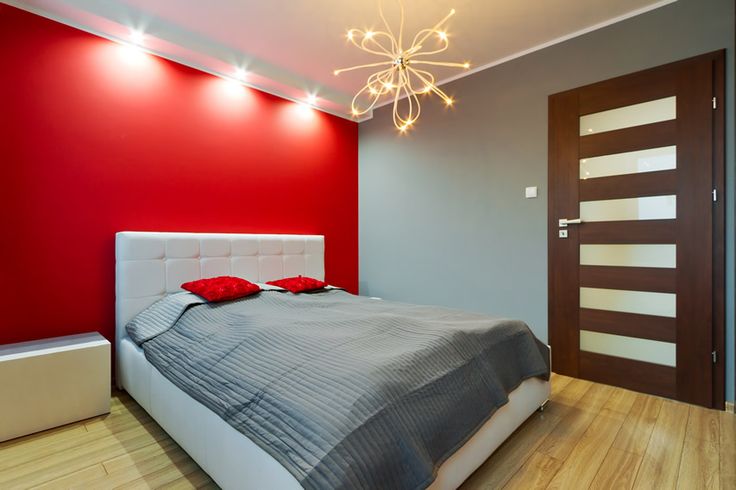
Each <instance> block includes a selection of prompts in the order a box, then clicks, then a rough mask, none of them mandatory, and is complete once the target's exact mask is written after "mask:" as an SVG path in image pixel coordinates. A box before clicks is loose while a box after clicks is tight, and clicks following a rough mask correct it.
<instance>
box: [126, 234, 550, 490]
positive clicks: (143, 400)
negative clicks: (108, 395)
mask: <svg viewBox="0 0 736 490" xmlns="http://www.w3.org/2000/svg"><path fill="white" fill-rule="evenodd" d="M323 251H324V238H323V237H321V236H313V235H309V236H304V235H234V234H195V233H148V232H139V233H135V232H124V233H118V235H117V237H116V259H117V265H116V294H117V297H116V345H117V366H118V371H117V373H118V374H117V376H118V377H117V382H118V386H120V387H122V388H124V389H125V390H126V391H127V392H128V393H130V395H131V396H132V397H133V398H134V399H135V400H136V401H137V402H138V403H139V404H140V405H141V406H142V407H143V408H144V409H145V410H146V411H147V412H148V413H149V414H151V416H152V417H153V418H154V419H155V420H156V421H157V422H158V423H159V424H160V425H161V427H163V429H164V430H165V431H166V432H167V433H168V434H169V435H171V437H172V438H173V439H174V440H175V441H176V442H177V443H179V445H181V446H182V447H183V448H184V450H185V451H186V452H187V453H188V454H189V455H190V456H191V457H192V458H193V459H194V460H195V461H196V462H197V463H198V464H199V465H200V466H201V467H202V468H203V469H204V470H205V471H206V472H207V473H208V474H209V475H210V476H211V477H212V479H213V480H215V482H217V484H218V485H220V486H221V487H222V488H225V489H262V488H273V489H284V490H290V489H300V488H301V486H300V485H299V483H298V482H297V480H296V479H295V478H294V477H293V476H292V475H291V474H290V473H289V472H288V471H287V470H286V469H285V468H284V467H283V466H281V465H280V464H279V463H278V462H277V461H276V460H275V459H273V457H271V456H270V455H269V454H268V453H266V452H265V451H264V450H262V449H261V448H260V447H259V446H257V445H256V444H255V443H253V442H252V441H251V440H250V439H248V438H247V437H246V436H245V435H243V434H241V433H240V432H238V431H236V430H235V429H233V428H232V427H231V426H230V425H229V424H227V422H225V421H224V420H222V419H221V418H220V417H219V416H217V415H216V414H215V413H214V412H212V411H211V410H209V409H208V408H206V407H205V406H204V405H202V404H201V403H199V402H197V401H196V400H194V399H193V398H192V397H190V396H189V395H187V394H186V393H184V392H183V391H182V390H180V389H179V388H178V387H176V386H175V385H174V384H173V383H171V382H170V381H169V380H168V379H166V378H165V377H164V376H163V375H161V374H160V373H159V372H158V370H156V368H154V367H153V366H152V365H151V364H150V363H149V362H148V361H147V360H146V358H145V355H144V354H143V351H142V350H141V349H140V348H139V347H138V346H137V345H135V344H134V343H133V342H132V341H131V340H130V339H129V338H128V337H127V335H126V333H125V325H126V324H127V322H128V321H129V320H130V319H131V318H132V317H133V316H135V315H136V314H137V313H139V312H140V311H142V310H143V309H145V308H146V307H147V306H148V305H150V304H152V303H153V302H155V301H156V300H157V299H159V298H161V297H163V296H164V295H165V294H168V293H172V292H175V291H178V290H179V288H178V286H179V284H181V283H182V282H185V281H189V280H193V279H199V278H200V277H211V276H217V275H222V274H230V275H236V276H240V277H244V278H245V279H248V280H251V281H257V282H265V281H268V280H271V279H278V278H280V277H284V276H288V275H298V274H304V275H309V276H312V277H317V278H320V279H322V278H323V277H324V259H323ZM214 259H217V260H214ZM549 392H550V386H549V382H545V381H542V380H540V379H537V378H532V379H528V380H526V381H524V382H523V383H522V384H521V385H520V386H519V387H518V388H517V389H516V390H514V391H513V392H512V393H511V394H510V396H509V402H508V403H507V404H506V405H504V406H503V407H501V408H500V409H499V410H497V411H496V413H495V414H494V415H493V416H492V417H491V418H490V419H489V420H488V421H487V422H486V423H485V424H484V425H483V426H482V427H481V429H480V430H478V432H476V434H475V435H474V436H473V437H472V438H471V439H470V440H468V442H467V443H465V445H463V446H462V447H461V448H460V449H459V450H458V451H457V452H455V454H453V455H452V456H451V457H450V458H449V459H448V460H447V461H445V463H444V464H443V465H442V466H441V467H440V469H439V473H438V476H437V479H436V480H435V482H434V483H433V484H432V485H431V486H430V488H431V489H432V490H440V489H442V490H444V489H453V488H457V487H458V486H459V485H460V484H461V483H462V482H463V481H464V480H465V479H467V478H468V476H470V475H471V474H472V473H473V471H475V470H476V469H477V468H478V467H479V466H480V465H481V464H482V463H483V462H484V461H485V460H486V459H487V458H488V457H489V456H490V455H491V454H492V453H493V451H495V450H496V448H498V446H500V445H501V443H503V441H504V440H506V438H508V436H509V435H511V433H513V432H514V430H516V428H517V427H519V426H520V425H521V424H522V423H523V422H524V421H525V420H526V419H527V418H528V417H529V416H530V415H531V414H533V413H534V412H535V411H536V410H537V409H538V408H539V407H540V406H541V405H542V404H543V403H544V402H545V401H546V400H547V398H548V397H549Z"/></svg>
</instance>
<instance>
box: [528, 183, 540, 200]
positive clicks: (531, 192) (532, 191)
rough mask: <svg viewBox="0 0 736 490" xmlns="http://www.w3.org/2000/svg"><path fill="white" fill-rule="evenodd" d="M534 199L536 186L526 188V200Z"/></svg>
mask: <svg viewBox="0 0 736 490" xmlns="http://www.w3.org/2000/svg"><path fill="white" fill-rule="evenodd" d="M535 197H537V186H534V187H527V188H526V198H527V199H534V198H535Z"/></svg>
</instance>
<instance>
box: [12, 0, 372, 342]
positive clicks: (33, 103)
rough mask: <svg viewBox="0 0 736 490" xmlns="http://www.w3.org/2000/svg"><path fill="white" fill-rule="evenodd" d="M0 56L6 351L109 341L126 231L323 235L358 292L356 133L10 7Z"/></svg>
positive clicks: (331, 274)
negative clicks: (14, 346) (60, 340)
mask: <svg viewBox="0 0 736 490" xmlns="http://www.w3.org/2000/svg"><path fill="white" fill-rule="evenodd" d="M0 60H1V61H2V65H1V68H0V70H1V71H0V175H1V177H0V218H1V219H2V222H1V223H0V230H1V232H0V233H2V237H0V257H1V259H0V260H1V262H0V264H1V265H0V308H1V311H2V313H0V344H4V343H10V342H17V341H24V340H32V339H37V338H44V337H50V336H58V335H66V334H72V333H80V332H88V331H99V332H101V333H102V334H103V335H105V336H106V337H108V338H110V339H111V338H113V336H114V328H115V327H114V325H115V323H114V318H115V317H114V302H115V287H114V280H115V262H114V260H115V255H114V238H115V232H117V231H121V230H142V231H147V230H148V231H151V230H155V231H191V232H246V233H248V232H250V233H309V234H324V235H325V237H326V238H325V243H326V257H325V260H326V264H325V265H326V270H327V280H328V281H329V282H330V283H332V284H337V285H340V286H343V287H346V288H347V289H349V290H351V291H353V292H356V291H357V288H358V128H357V124H355V123H353V122H350V121H347V120H343V119H340V118H336V117H333V116H329V115H326V114H324V113H321V112H317V111H314V110H311V109H309V108H307V107H304V106H301V105H298V104H294V103H292V102H288V101H286V100H283V99H279V98H277V97H273V96H270V95H267V94H264V93H262V92H258V91H256V90H251V89H247V88H244V87H242V86H240V85H236V84H233V83H232V82H226V81H224V80H222V79H219V78H217V77H214V76H211V75H208V74H206V73H203V72H199V71H197V70H194V69H191V68H187V67H185V66H182V65H179V64H176V63H173V62H170V61H167V60H163V59H161V58H157V57H153V56H150V55H147V54H144V53H141V52H140V51H137V50H134V49H132V48H130V47H124V46H121V45H118V44H115V43H113V42H110V41H107V40H105V39H102V38H99V37H96V36H93V35H91V34H87V33H85V32H82V31H79V30H77V29H74V28H71V27H68V26H65V25H62V24H59V23H56V22H54V21H51V20H47V19H45V18H42V17H39V16H36V15H33V14H30V13H27V12H24V11H21V10H18V9H15V8H13V7H9V6H6V5H0Z"/></svg>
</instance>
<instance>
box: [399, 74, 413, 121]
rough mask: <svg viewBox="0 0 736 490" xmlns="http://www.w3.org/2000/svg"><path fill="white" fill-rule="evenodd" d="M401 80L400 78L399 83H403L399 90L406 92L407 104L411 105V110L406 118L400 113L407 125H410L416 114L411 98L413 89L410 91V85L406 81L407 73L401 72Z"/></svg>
mask: <svg viewBox="0 0 736 490" xmlns="http://www.w3.org/2000/svg"><path fill="white" fill-rule="evenodd" d="M399 80H400V82H399V83H400V85H401V86H400V88H399V90H400V91H403V92H404V94H406V104H407V106H408V107H409V111H408V113H407V115H406V117H405V118H404V117H401V114H399V117H400V118H401V119H402V120H403V121H404V124H405V125H409V124H411V122H412V119H413V117H412V116H413V115H414V104H413V103H412V100H411V91H410V88H409V85H407V83H406V73H405V72H401V73H399Z"/></svg>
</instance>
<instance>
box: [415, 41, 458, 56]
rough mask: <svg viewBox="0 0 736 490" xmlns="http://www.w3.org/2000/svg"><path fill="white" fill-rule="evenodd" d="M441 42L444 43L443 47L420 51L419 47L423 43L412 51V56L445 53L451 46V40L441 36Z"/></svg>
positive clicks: (420, 46)
mask: <svg viewBox="0 0 736 490" xmlns="http://www.w3.org/2000/svg"><path fill="white" fill-rule="evenodd" d="M440 42H441V43H442V47H441V48H438V49H435V50H434V51H421V52H419V49H421V48H422V45H421V44H420V45H418V46H417V48H418V49H417V50H416V51H414V52H413V53H412V57H413V56H428V55H433V54H439V53H443V52H445V51H447V49H448V48H449V47H450V41H449V40H448V39H447V37H445V38H444V39H442V38H440Z"/></svg>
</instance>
